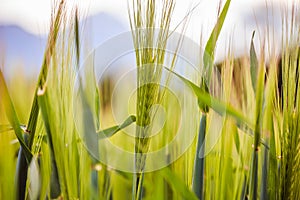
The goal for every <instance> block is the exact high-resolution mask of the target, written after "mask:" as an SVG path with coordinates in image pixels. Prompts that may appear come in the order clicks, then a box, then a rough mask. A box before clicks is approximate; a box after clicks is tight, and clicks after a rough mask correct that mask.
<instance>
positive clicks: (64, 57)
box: [0, 0, 300, 200]
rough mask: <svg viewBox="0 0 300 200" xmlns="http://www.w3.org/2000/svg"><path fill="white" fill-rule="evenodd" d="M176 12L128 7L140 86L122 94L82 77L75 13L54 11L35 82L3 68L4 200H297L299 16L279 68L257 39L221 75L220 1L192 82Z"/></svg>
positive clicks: (0, 195)
mask: <svg viewBox="0 0 300 200" xmlns="http://www.w3.org/2000/svg"><path fill="white" fill-rule="evenodd" d="M175 6H176V4H175V0H161V1H155V0H146V1H140V0H128V8H127V9H128V17H129V22H130V26H131V37H132V40H133V46H134V49H133V54H134V56H135V60H136V68H135V69H134V72H135V73H136V74H135V76H134V77H135V79H132V78H131V77H130V76H129V75H128V76H129V79H130V78H131V82H125V83H127V84H123V82H119V85H118V80H116V79H114V78H115V77H110V76H107V77H105V79H104V80H102V82H101V83H100V82H97V81H99V80H97V79H96V76H97V75H96V74H95V72H94V71H93V70H90V69H93V68H94V67H95V66H93V62H91V63H89V62H86V65H87V66H88V67H87V68H84V69H82V68H80V67H81V66H80V63H81V61H82V59H84V58H83V57H82V55H81V52H82V49H84V47H83V46H82V45H81V43H82V40H83V39H82V37H81V33H82V32H84V31H85V29H84V28H82V27H81V26H80V23H79V18H80V17H83V16H79V14H78V13H80V11H78V10H77V8H74V9H73V11H74V12H72V13H71V14H70V13H67V12H66V8H65V2H64V1H61V3H60V4H58V5H57V6H56V7H54V8H53V15H52V21H51V28H50V30H49V36H48V42H47V47H46V49H45V51H44V61H43V63H41V71H40V75H39V77H35V78H32V79H28V78H26V76H25V75H23V74H22V73H18V74H15V75H14V76H13V77H9V78H7V77H5V76H4V75H3V71H5V70H6V68H5V66H1V67H0V102H1V104H0V199H134V200H136V199H137V200H140V199H216V200H218V199H270V200H273V199H283V200H285V199H292V200H297V199H300V125H299V124H300V92H299V89H300V81H299V79H300V78H299V77H300V70H299V66H298V64H299V59H300V53H299V42H300V37H299V32H300V21H299V19H300V15H299V8H298V7H297V6H296V4H295V5H294V6H293V13H292V17H290V18H288V17H286V18H285V17H284V16H285V15H284V13H283V20H282V23H283V24H282V27H283V28H282V33H283V35H282V37H281V41H280V42H279V43H280V44H281V45H282V46H283V48H282V50H281V55H280V56H278V55H276V54H275V51H274V52H272V51H269V52H268V53H266V51H265V48H266V47H267V46H268V44H270V41H269V39H270V34H271V31H270V32H267V33H266V35H265V36H264V38H260V39H261V43H262V45H261V47H260V48H261V49H259V52H257V51H256V50H258V48H255V46H254V42H253V38H254V37H259V34H257V33H253V38H252V40H251V46H250V49H249V55H250V56H249V57H247V56H246V57H242V58H239V59H234V58H233V57H232V56H231V54H230V52H228V57H227V58H226V59H225V60H224V61H223V62H221V63H220V64H218V65H216V64H215V63H214V60H215V58H214V52H215V48H216V45H217V40H218V37H219V34H220V31H221V29H222V26H223V23H224V21H225V20H226V15H227V11H228V8H229V7H230V0H227V1H224V2H223V4H222V9H221V10H220V12H219V13H218V19H217V22H216V24H215V26H214V28H213V29H212V30H211V34H210V37H209V39H208V41H205V45H204V48H203V53H202V54H201V55H199V58H197V59H196V60H199V63H197V65H198V66H196V67H197V68H196V73H195V71H191V69H190V68H189V66H184V65H185V64H182V63H181V62H179V61H178V60H179V58H180V56H181V53H182V51H181V49H180V48H181V46H182V44H184V33H185V30H186V29H187V27H188V26H189V23H188V22H189V17H190V15H189V14H188V15H187V16H186V18H184V19H183V20H182V21H181V24H180V29H179V30H176V31H177V33H179V36H180V37H175V39H174V38H173V39H172V40H171V39H170V38H171V36H172V34H175V33H174V32H173V30H171V29H170V24H171V21H172V14H173V11H174V7H175ZM199 6H201V5H199ZM228 12H229V11H228ZM187 13H188V12H187ZM213 14H215V13H213ZM268 34H269V35H268ZM200 35H201V33H199V36H200ZM168 42H172V45H173V52H172V53H169V52H168V51H167V47H168ZM114 48H117V47H114ZM199 48H200V47H199ZM185 51H187V50H185ZM199 51H200V49H199ZM185 53H189V52H188V51H187V52H185ZM116 73H117V72H116ZM118 73H120V74H122V75H123V74H125V72H124V73H123V71H122V70H120V71H119V72H118ZM126 73H127V72H126ZM78 74H79V75H78ZM81 76H82V77H81ZM119 81H120V80H119ZM176 84H177V85H176ZM117 86H118V87H119V88H117ZM130 87H136V88H135V89H133V92H132V91H131V90H130V92H132V93H130V92H129V89H128V88H130ZM116 88H117V89H116ZM124 99H125V100H124ZM75 105H76V106H75ZM77 106H78V107H77ZM114 109H116V110H117V111H118V113H123V114H122V116H125V117H122V119H121V120H115V117H116V116H115V114H114V112H115V111H114ZM124 113H125V114H124ZM129 132H130V133H133V134H128V133H129ZM177 134H179V135H180V136H178V138H177ZM172 142H173V143H172ZM171 143H172V145H173V146H172V148H170V149H168V148H166V149H164V147H166V146H167V147H168V146H170V145H169V144H171ZM111 146H114V147H115V146H117V147H118V148H119V149H121V151H120V152H119V151H113V150H112V149H111ZM155 152H159V153H161V154H157V155H156V154H155V156H152V155H153V154H154V153H155ZM152 153H153V154H152Z"/></svg>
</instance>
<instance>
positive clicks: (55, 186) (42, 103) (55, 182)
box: [37, 87, 61, 199]
mask: <svg viewBox="0 0 300 200" xmlns="http://www.w3.org/2000/svg"><path fill="white" fill-rule="evenodd" d="M37 95H38V103H39V107H40V109H41V114H42V118H43V121H44V125H45V129H46V133H47V136H48V144H49V149H50V152H51V154H50V155H51V165H52V166H51V168H52V173H51V178H50V197H51V199H52V198H58V196H59V195H60V194H61V189H60V182H59V177H58V169H57V164H56V156H55V152H54V144H53V139H52V131H51V121H50V118H51V113H50V112H51V110H52V109H51V103H50V101H49V98H48V95H47V92H46V87H44V88H43V89H39V90H38V92H37Z"/></svg>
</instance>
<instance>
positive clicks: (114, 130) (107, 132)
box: [97, 115, 136, 139]
mask: <svg viewBox="0 0 300 200" xmlns="http://www.w3.org/2000/svg"><path fill="white" fill-rule="evenodd" d="M135 121H136V117H135V116H134V115H130V116H129V117H128V118H127V119H126V120H125V121H124V122H123V123H122V124H120V125H117V126H113V127H110V128H107V129H104V130H101V131H97V133H98V135H99V139H104V138H108V137H111V136H113V135H114V134H116V133H117V132H118V131H120V130H122V129H124V128H126V127H127V126H129V125H131V124H132V123H133V122H135Z"/></svg>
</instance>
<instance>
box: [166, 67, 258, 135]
mask: <svg viewBox="0 0 300 200" xmlns="http://www.w3.org/2000/svg"><path fill="white" fill-rule="evenodd" d="M166 69H167V70H168V71H170V72H172V73H173V74H175V75H176V76H178V77H179V78H180V79H181V80H182V81H183V82H184V83H185V84H186V85H188V86H189V87H190V88H191V89H192V91H193V92H194V94H195V95H196V96H197V98H198V102H201V103H202V104H205V105H207V106H208V107H210V108H211V109H213V110H214V111H215V112H217V113H218V114H219V115H221V116H224V115H226V114H228V115H230V116H231V117H233V118H234V119H235V120H236V122H237V123H238V125H244V126H246V127H248V128H250V129H252V130H254V128H253V127H254V126H253V124H252V122H251V121H250V120H249V119H248V118H247V117H245V116H244V115H243V114H242V113H241V112H239V111H238V110H236V109H235V108H233V107H232V106H231V105H230V104H227V103H224V102H222V101H220V100H218V99H216V98H214V97H213V96H211V95H209V94H208V93H207V92H205V91H204V90H203V89H201V88H200V87H198V86H197V85H196V84H194V83H193V82H191V81H190V80H188V79H186V78H184V77H183V76H181V75H179V74H177V73H176V72H173V71H171V70H169V69H168V68H166Z"/></svg>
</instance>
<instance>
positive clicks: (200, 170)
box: [193, 113, 207, 199]
mask: <svg viewBox="0 0 300 200" xmlns="http://www.w3.org/2000/svg"><path fill="white" fill-rule="evenodd" d="M206 118H207V113H203V114H202V117H201V121H200V127H199V137H198V142H197V151H196V158H195V165H194V174H193V191H194V193H195V194H196V195H197V197H198V198H199V199H203V198H204V189H205V185H204V166H205V163H204V161H205V160H204V153H205V151H204V149H205V136H206Z"/></svg>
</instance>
